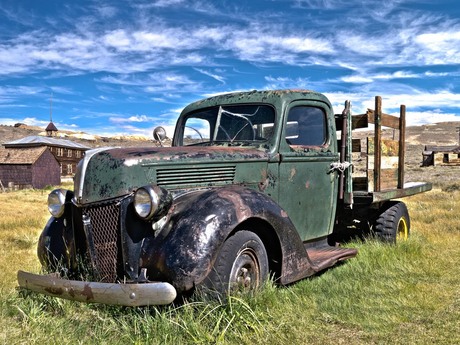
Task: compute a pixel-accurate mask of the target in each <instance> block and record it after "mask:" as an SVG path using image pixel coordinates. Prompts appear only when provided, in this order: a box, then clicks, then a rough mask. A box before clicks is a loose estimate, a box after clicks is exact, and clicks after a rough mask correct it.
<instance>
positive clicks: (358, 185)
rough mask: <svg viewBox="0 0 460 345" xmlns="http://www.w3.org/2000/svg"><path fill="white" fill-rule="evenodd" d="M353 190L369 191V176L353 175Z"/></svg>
mask: <svg viewBox="0 0 460 345" xmlns="http://www.w3.org/2000/svg"><path fill="white" fill-rule="evenodd" d="M353 190H354V191H367V177H365V176H362V177H361V176H358V177H353Z"/></svg>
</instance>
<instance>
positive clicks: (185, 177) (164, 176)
mask: <svg viewBox="0 0 460 345" xmlns="http://www.w3.org/2000/svg"><path fill="white" fill-rule="evenodd" d="M234 178H235V166H224V167H212V168H210V167H196V168H177V169H158V170H157V184H158V185H159V186H162V185H167V186H184V185H194V186H208V185H209V184H213V185H219V184H221V185H224V184H228V183H233V180H234Z"/></svg>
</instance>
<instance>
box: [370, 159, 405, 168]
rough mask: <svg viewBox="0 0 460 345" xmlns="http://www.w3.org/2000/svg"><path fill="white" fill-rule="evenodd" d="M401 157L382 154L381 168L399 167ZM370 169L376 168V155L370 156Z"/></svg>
mask: <svg viewBox="0 0 460 345" xmlns="http://www.w3.org/2000/svg"><path fill="white" fill-rule="evenodd" d="M398 163H399V157H398V156H390V157H389V156H382V157H381V159H380V169H381V170H384V169H398ZM367 166H368V169H372V170H373V169H374V157H373V156H369V157H368V164H367Z"/></svg>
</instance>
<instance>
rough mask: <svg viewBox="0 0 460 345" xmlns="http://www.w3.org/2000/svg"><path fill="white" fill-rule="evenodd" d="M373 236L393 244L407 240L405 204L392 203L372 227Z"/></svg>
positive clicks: (407, 213)
mask: <svg viewBox="0 0 460 345" xmlns="http://www.w3.org/2000/svg"><path fill="white" fill-rule="evenodd" d="M373 232H374V236H375V237H376V238H377V239H378V240H380V241H382V242H385V243H392V244H395V243H396V242H398V241H404V240H407V238H408V237H409V234H410V218H409V212H408V211H407V207H406V204H404V203H403V202H396V203H392V204H391V206H390V207H389V208H387V209H386V210H385V211H384V212H383V213H381V214H380V216H379V217H378V218H377V219H376V221H375V223H374V226H373Z"/></svg>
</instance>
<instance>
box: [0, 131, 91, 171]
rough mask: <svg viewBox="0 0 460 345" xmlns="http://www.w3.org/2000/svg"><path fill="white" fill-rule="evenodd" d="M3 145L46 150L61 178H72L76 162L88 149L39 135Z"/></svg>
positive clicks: (10, 147) (12, 147)
mask: <svg viewBox="0 0 460 345" xmlns="http://www.w3.org/2000/svg"><path fill="white" fill-rule="evenodd" d="M3 145H4V146H5V148H7V149H26V148H33V147H45V148H47V149H48V150H49V151H50V152H51V153H52V154H53V155H54V157H55V158H56V160H57V161H58V162H59V165H60V172H61V177H72V176H73V175H74V174H75V171H76V168H77V164H78V162H79V161H80V159H82V158H83V155H84V153H85V152H86V151H87V150H89V149H90V148H89V147H88V146H85V145H82V144H78V143H75V142H73V141H70V140H65V139H57V138H54V137H43V136H39V135H34V136H29V137H25V138H22V139H18V140H15V141H11V142H8V143H5V144H3Z"/></svg>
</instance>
